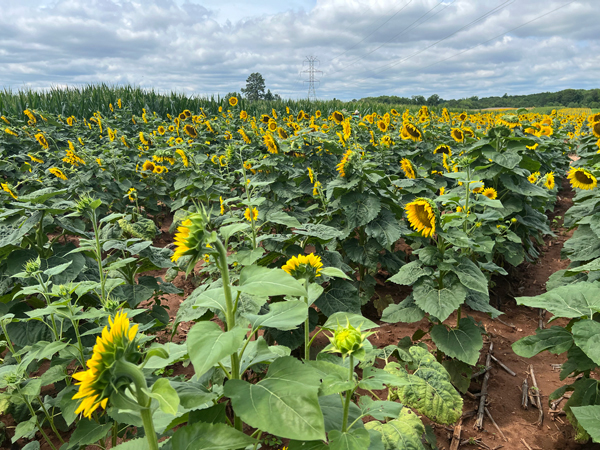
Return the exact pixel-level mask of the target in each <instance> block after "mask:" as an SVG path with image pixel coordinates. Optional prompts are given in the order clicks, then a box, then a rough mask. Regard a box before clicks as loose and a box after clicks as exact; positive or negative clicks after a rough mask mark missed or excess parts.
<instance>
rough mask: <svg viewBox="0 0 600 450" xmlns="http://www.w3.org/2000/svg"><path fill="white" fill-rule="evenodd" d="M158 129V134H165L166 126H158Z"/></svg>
mask: <svg viewBox="0 0 600 450" xmlns="http://www.w3.org/2000/svg"><path fill="white" fill-rule="evenodd" d="M156 131H158V134H160V135H161V136H162V135H163V134H165V131H166V130H165V127H163V126H162V125H161V126H160V127H158V129H157V130H156Z"/></svg>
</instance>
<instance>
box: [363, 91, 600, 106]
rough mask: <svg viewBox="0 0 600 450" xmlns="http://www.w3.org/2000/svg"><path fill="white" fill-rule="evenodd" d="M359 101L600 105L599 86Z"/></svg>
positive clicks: (476, 104)
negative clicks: (496, 93) (480, 94)
mask: <svg viewBox="0 0 600 450" xmlns="http://www.w3.org/2000/svg"><path fill="white" fill-rule="evenodd" d="M359 101H375V102H380V103H390V104H402V105H428V106H443V107H447V108H462V109H485V108H527V107H543V106H546V107H548V106H550V107H552V106H557V107H558V106H560V107H566V108H600V89H564V90H562V91H558V92H541V93H539V94H529V95H508V94H504V95H503V96H502V97H482V98H479V97H477V96H473V97H469V98H461V99H458V100H456V99H452V100H445V99H443V98H441V97H440V96H439V95H437V94H433V95H432V96H430V97H429V98H425V97H424V96H422V95H413V96H412V97H411V98H408V97H398V96H395V95H389V96H388V95H381V96H379V97H366V98H361V99H360V100H359Z"/></svg>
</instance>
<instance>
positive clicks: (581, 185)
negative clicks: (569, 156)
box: [567, 167, 598, 189]
mask: <svg viewBox="0 0 600 450" xmlns="http://www.w3.org/2000/svg"><path fill="white" fill-rule="evenodd" d="M567 178H568V179H569V180H570V181H571V186H573V187H574V188H577V189H594V188H595V187H596V185H597V184H598V181H597V180H596V177H595V176H594V175H592V174H591V173H590V172H588V171H587V170H586V169H581V168H575V167H573V168H571V170H570V171H569V175H567Z"/></svg>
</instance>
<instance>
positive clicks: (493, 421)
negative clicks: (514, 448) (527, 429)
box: [485, 408, 508, 442]
mask: <svg viewBox="0 0 600 450" xmlns="http://www.w3.org/2000/svg"><path fill="white" fill-rule="evenodd" d="M485 413H486V414H487V416H488V417H489V418H490V420H491V421H492V423H493V424H494V426H495V427H496V430H498V433H500V436H502V439H504V441H505V442H508V438H507V437H506V436H504V433H503V432H502V430H501V429H500V427H499V426H498V424H497V423H496V421H495V420H494V418H493V417H492V414H491V413H490V410H489V409H487V408H485Z"/></svg>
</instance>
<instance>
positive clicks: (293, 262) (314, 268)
mask: <svg viewBox="0 0 600 450" xmlns="http://www.w3.org/2000/svg"><path fill="white" fill-rule="evenodd" d="M281 268H282V269H283V270H285V271H286V272H287V273H289V274H290V275H291V276H293V277H294V278H297V279H307V278H308V279H309V281H312V280H314V279H315V278H316V277H320V276H321V274H320V272H321V270H323V263H322V262H321V257H320V256H317V255H315V254H314V253H310V254H309V255H302V254H301V255H298V256H292V257H291V258H290V259H288V260H287V262H286V263H285V264H284V265H283V266H282V267H281Z"/></svg>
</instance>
